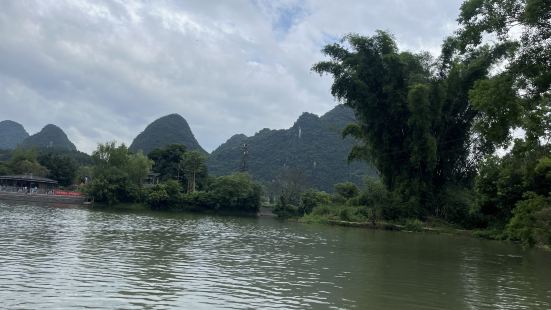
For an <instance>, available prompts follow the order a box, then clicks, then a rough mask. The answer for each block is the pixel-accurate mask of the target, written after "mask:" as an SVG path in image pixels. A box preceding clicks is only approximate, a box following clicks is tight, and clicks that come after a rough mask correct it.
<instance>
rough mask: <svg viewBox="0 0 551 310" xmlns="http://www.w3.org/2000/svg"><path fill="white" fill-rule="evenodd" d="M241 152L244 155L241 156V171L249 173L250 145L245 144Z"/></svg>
mask: <svg viewBox="0 0 551 310" xmlns="http://www.w3.org/2000/svg"><path fill="white" fill-rule="evenodd" d="M241 150H242V152H243V153H242V154H241V167H239V171H241V172H247V171H248V170H249V165H248V161H249V145H248V144H247V143H243V146H242V147H241Z"/></svg>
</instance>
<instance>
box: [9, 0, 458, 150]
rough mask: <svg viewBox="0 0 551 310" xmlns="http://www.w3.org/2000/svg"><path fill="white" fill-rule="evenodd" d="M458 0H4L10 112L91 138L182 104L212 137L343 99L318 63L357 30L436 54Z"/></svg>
mask: <svg viewBox="0 0 551 310" xmlns="http://www.w3.org/2000/svg"><path fill="white" fill-rule="evenodd" d="M460 3H461V1H460V0H445V1H442V0H391V1H387V0H385V1H382V0H358V1H334V0H304V1H295V0H280V1H271V0H249V1H237V0H235V1H205V0H197V1H189V0H186V1H184V0H182V1H168V0H166V1H129V0H124V1H122V0H121V1H101V0H93V1H85V0H71V1H69V0H50V1H48V0H37V1H27V0H3V1H1V2H0V120H3V119H11V120H14V121H17V122H19V123H21V124H23V126H25V128H26V129H27V131H29V133H30V134H33V133H35V132H37V131H39V130H40V129H41V128H42V127H43V126H44V125H46V124H48V123H53V124H56V125H58V126H60V127H61V128H63V129H64V130H65V132H66V133H67V135H68V136H69V138H70V139H71V140H72V141H73V142H74V143H75V144H76V145H77V147H78V148H79V149H80V150H82V151H84V152H91V151H92V150H93V149H95V147H96V145H97V143H99V142H105V141H108V140H117V141H119V142H125V143H127V144H129V143H131V142H132V139H133V138H134V137H135V136H136V135H137V134H138V133H139V132H140V131H142V130H143V129H144V127H145V126H146V125H147V124H148V123H150V122H151V121H153V120H154V119H156V118H158V117H160V116H163V115H166V114H169V113H179V114H181V115H182V116H183V117H185V118H186V119H187V121H188V122H189V124H190V126H191V128H192V130H193V132H194V133H195V135H196V137H197V139H198V140H199V143H200V144H201V145H202V146H203V147H204V148H205V149H206V150H208V151H212V150H213V149H215V148H216V147H217V146H218V145H220V144H221V143H223V142H224V141H225V140H227V139H228V138H229V137H230V136H232V135H233V134H235V133H244V134H247V135H251V134H254V133H255V132H257V131H259V130H260V129H262V128H265V127H267V128H287V127H289V126H291V125H292V123H293V122H294V121H295V120H296V118H297V117H298V116H299V115H300V114H301V113H302V112H304V111H308V112H312V113H316V114H323V113H325V112H327V111H328V110H330V109H331V108H332V107H333V106H334V105H335V101H334V99H333V98H332V97H331V95H330V94H329V86H330V82H331V81H330V80H329V78H327V77H323V78H322V77H319V76H318V75H316V74H314V73H313V72H311V71H310V68H311V66H312V65H313V64H314V63H316V62H318V61H320V60H322V59H323V56H322V55H321V53H320V49H321V48H322V47H323V45H325V44H327V43H331V42H334V41H336V40H338V39H339V38H340V37H342V36H343V35H344V34H346V33H350V32H355V33H360V34H365V35H371V34H373V32H374V31H375V30H377V29H382V30H388V31H390V32H392V33H393V34H394V35H395V36H396V39H397V40H398V42H399V45H400V47H401V48H403V49H410V50H415V51H419V50H428V51H431V52H432V53H435V54H437V53H438V50H439V47H440V44H441V42H442V39H443V38H444V37H445V36H447V35H449V34H450V33H451V32H452V31H453V30H454V29H455V28H456V22H455V19H456V17H457V15H458V12H459V6H460Z"/></svg>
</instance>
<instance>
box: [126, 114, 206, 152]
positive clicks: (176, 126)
mask: <svg viewBox="0 0 551 310" xmlns="http://www.w3.org/2000/svg"><path fill="white" fill-rule="evenodd" d="M169 144H183V145H185V146H186V147H187V149H188V150H198V151H200V152H202V153H204V154H207V152H206V151H205V150H204V149H203V148H202V147H201V145H199V142H197V139H195V136H194V135H193V132H192V131H191V128H190V127H189V124H188V123H187V121H186V119H185V118H183V117H182V116H181V115H179V114H169V115H166V116H163V117H161V118H158V119H157V120H155V121H153V122H152V123H151V124H149V125H147V127H146V128H145V129H144V131H142V132H141V133H140V134H138V136H136V138H134V141H132V144H131V145H130V147H129V149H130V151H132V152H138V151H140V150H141V151H143V153H144V154H149V152H151V151H152V150H154V149H156V148H160V147H164V146H167V145H169Z"/></svg>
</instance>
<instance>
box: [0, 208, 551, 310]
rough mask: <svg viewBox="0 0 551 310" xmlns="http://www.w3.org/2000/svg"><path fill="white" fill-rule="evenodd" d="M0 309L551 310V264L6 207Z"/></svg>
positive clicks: (449, 248)
mask: <svg viewBox="0 0 551 310" xmlns="http://www.w3.org/2000/svg"><path fill="white" fill-rule="evenodd" d="M0 251H1V252H0V302H1V306H2V307H3V308H9V309H28V308H56V309H75V308H79V309H80V308H86V309H113V308H124V309H170V308H184V309H258V308H262V309H351V308H358V309H364V308H369V309H550V308H551V279H550V278H551V277H546V276H544V275H546V274H547V275H548V274H551V273H550V272H551V264H549V262H551V260H550V258H551V257H550V255H549V254H548V253H542V252H537V251H529V252H523V251H522V250H521V249H519V248H517V247H515V246H512V245H509V244H502V243H492V242H481V241H479V240H473V239H467V238H456V237H450V236H435V235H423V234H401V233H392V232H374V231H367V230H361V229H341V228H338V227H325V226H309V225H300V224H296V223H295V224H293V223H282V222H278V221H275V220H272V219H254V218H231V217H213V216H199V215H175V214H162V213H161V214H159V213H157V214H155V213H138V214H131V213H116V212H100V211H95V210H88V209H83V208H77V207H74V208H67V207H48V206H36V205H15V204H4V203H0Z"/></svg>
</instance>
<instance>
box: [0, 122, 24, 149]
mask: <svg viewBox="0 0 551 310" xmlns="http://www.w3.org/2000/svg"><path fill="white" fill-rule="evenodd" d="M28 136H29V134H28V133H27V131H26V130H25V128H23V126H22V125H21V124H19V123H16V122H14V121H10V120H5V121H1V122H0V149H2V150H12V149H15V148H16V147H17V145H18V144H19V143H21V142H23V140H25V139H26V138H27V137H28Z"/></svg>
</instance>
